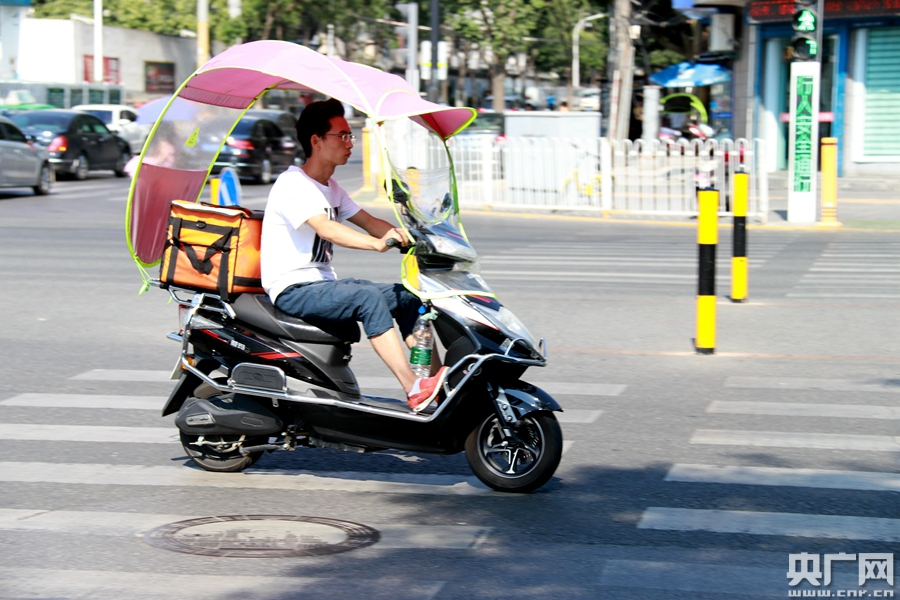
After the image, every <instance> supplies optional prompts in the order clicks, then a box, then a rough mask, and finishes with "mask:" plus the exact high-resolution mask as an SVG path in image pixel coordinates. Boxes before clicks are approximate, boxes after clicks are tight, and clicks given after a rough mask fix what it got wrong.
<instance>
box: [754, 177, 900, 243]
mask: <svg viewBox="0 0 900 600" xmlns="http://www.w3.org/2000/svg"><path fill="white" fill-rule="evenodd" d="M787 186H788V176H787V172H785V171H779V172H776V173H770V174H769V222H768V224H769V225H770V226H772V227H779V226H781V227H784V226H790V223H788V221H787V194H788V192H787ZM818 186H819V188H818V189H819V190H821V189H822V184H821V176H820V179H819V182H818ZM837 219H838V221H840V222H841V223H842V225H843V227H844V228H850V229H872V230H879V231H884V230H900V179H875V178H848V177H842V178H839V179H838V193H837Z"/></svg>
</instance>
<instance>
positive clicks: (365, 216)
mask: <svg viewBox="0 0 900 600" xmlns="http://www.w3.org/2000/svg"><path fill="white" fill-rule="evenodd" d="M347 220H348V221H350V222H351V223H353V224H354V225H356V226H357V227H359V228H360V229H362V230H363V231H365V232H366V233H368V234H369V235H371V236H372V237H377V238H380V237H382V236H384V234H385V233H387V232H388V231H390V230H392V229H394V226H393V225H391V224H390V223H388V222H387V221H385V220H383V219H379V218H377V217H373V216H372V215H370V214H369V213H368V212H366V210H365V209H362V208H361V209H359V211H357V213H356V214H355V215H353V216H352V217H350V218H349V219H347Z"/></svg>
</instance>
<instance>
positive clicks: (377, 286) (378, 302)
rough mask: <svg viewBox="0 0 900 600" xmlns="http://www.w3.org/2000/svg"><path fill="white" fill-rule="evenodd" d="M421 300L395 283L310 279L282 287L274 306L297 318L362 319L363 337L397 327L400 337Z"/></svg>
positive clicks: (409, 329)
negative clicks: (395, 322) (395, 324)
mask: <svg viewBox="0 0 900 600" xmlns="http://www.w3.org/2000/svg"><path fill="white" fill-rule="evenodd" d="M420 306H422V302H421V301H420V300H419V299H418V298H416V297H415V296H414V295H413V294H412V293H410V292H409V290H407V289H406V288H404V287H403V285H402V284H399V283H372V282H371V281H366V280H365V279H339V280H337V281H313V282H310V283H300V284H297V285H292V286H290V287H288V288H285V290H284V291H283V292H281V293H280V294H278V297H277V298H276V299H275V308H277V309H278V310H280V311H281V312H283V313H287V314H289V315H292V316H295V317H298V318H300V319H307V318H311V319H315V320H325V321H350V320H353V321H362V324H363V329H364V330H365V332H366V337H370V338H371V337H375V336H376V335H381V334H382V333H384V332H385V331H388V330H389V329H392V328H393V327H394V319H396V320H397V325H399V326H400V333H401V334H402V335H403V339H406V338H407V337H409V335H410V334H412V330H413V327H414V326H415V324H416V319H417V318H418V316H419V307H420Z"/></svg>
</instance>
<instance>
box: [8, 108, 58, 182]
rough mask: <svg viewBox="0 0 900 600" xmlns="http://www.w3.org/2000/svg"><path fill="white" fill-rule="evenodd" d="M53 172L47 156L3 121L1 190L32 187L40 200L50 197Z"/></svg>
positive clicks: (11, 123) (23, 135) (10, 124)
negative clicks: (46, 195)
mask: <svg viewBox="0 0 900 600" xmlns="http://www.w3.org/2000/svg"><path fill="white" fill-rule="evenodd" d="M51 185H53V169H52V168H51V167H50V162H49V161H48V160H47V153H46V152H45V151H44V149H43V148H40V147H37V146H35V145H34V143H33V142H31V141H29V140H28V138H27V137H25V134H24V133H22V132H21V131H19V128H18V127H16V126H15V125H14V124H13V122H12V121H10V120H9V119H7V118H4V117H0V187H4V188H7V187H30V188H31V189H33V190H34V193H35V194H37V195H38V196H43V195H45V194H49V193H50V186H51Z"/></svg>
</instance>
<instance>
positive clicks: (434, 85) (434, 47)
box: [428, 0, 441, 102]
mask: <svg viewBox="0 0 900 600" xmlns="http://www.w3.org/2000/svg"><path fill="white" fill-rule="evenodd" d="M429 11H430V12H431V81H429V82H428V99H429V100H431V101H432V102H437V101H438V94H439V91H438V75H437V73H438V41H439V40H440V37H441V35H440V33H441V32H440V29H441V13H440V8H439V7H438V0H431V7H430V9H429Z"/></svg>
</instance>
